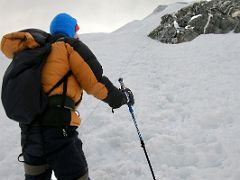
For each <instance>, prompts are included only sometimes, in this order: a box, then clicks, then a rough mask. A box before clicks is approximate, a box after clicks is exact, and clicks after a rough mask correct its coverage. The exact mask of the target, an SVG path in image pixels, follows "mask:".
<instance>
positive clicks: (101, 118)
mask: <svg viewBox="0 0 240 180" xmlns="http://www.w3.org/2000/svg"><path fill="white" fill-rule="evenodd" d="M185 5H186V4H181V3H177V4H173V5H169V6H168V7H166V8H165V9H164V8H163V10H162V11H161V12H159V11H155V13H153V14H152V15H149V16H148V17H147V18H145V19H143V20H141V21H134V22H132V23H129V24H127V25H126V26H124V27H122V28H121V29H119V30H118V31H116V32H113V33H110V34H105V33H102V34H86V35H82V37H81V38H82V41H84V42H85V43H86V44H88V46H89V47H90V48H91V49H92V51H93V52H94V53H95V54H96V56H97V57H98V59H99V61H100V62H101V64H102V66H103V68H104V73H105V75H107V76H109V78H110V79H111V80H112V81H113V83H114V84H115V85H116V86H118V82H117V80H118V78H119V77H123V78H124V80H125V84H126V86H127V87H129V88H131V89H132V91H133V92H134V94H135V99H136V104H135V106H134V110H135V114H136V118H137V122H138V126H139V129H140V131H141V133H142V136H143V138H144V141H145V145H146V148H147V151H148V154H149V157H150V160H151V162H152V166H153V169H154V171H155V175H156V179H157V180H239V179H240V138H239V137H240V61H239V59H240V58H239V57H240V55H239V49H240V42H239V38H240V36H239V34H234V33H229V34H225V35H213V34H209V35H202V36H199V37H198V38H196V39H194V40H193V41H192V42H187V43H181V44H175V45H172V44H171V45H170V44H163V43H160V42H157V41H154V40H152V39H150V38H148V37H147V34H148V33H149V32H150V31H151V30H152V29H153V28H155V27H156V26H157V25H159V23H160V22H159V21H160V17H161V16H162V15H163V14H166V13H171V12H173V11H176V10H178V9H179V8H181V7H183V6H185ZM0 56H1V57H0V58H1V61H0V66H1V71H0V73H1V76H2V75H3V72H4V70H5V69H6V67H7V65H8V64H9V61H8V60H7V59H6V58H4V57H3V55H2V54H0ZM79 111H80V113H81V117H82V125H81V127H80V128H79V130H78V131H79V136H80V138H81V139H82V141H83V143H84V151H85V155H86V157H87V160H88V164H89V169H90V176H91V178H92V179H93V180H116V179H118V180H129V179H131V180H150V179H152V177H151V173H150V170H149V167H148V164H147V161H146V158H145V156H144V153H143V150H142V148H141V146H140V142H139V139H138V136H137V132H136V130H135V127H134V125H133V122H132V120H131V116H130V114H129V112H128V109H127V106H124V107H122V108H120V109H118V110H115V113H114V114H112V113H111V109H110V108H109V107H108V106H107V105H106V104H105V103H103V102H100V101H98V100H96V99H94V98H93V97H91V96H88V95H86V94H85V95H84V98H83V103H82V104H81V105H80V107H79ZM0 112H1V113H0V118H1V119H2V120H1V121H0V131H1V137H0V142H1V149H0V152H1V153H0V177H1V178H0V179H1V180H22V179H23V167H22V164H21V163H19V162H17V159H16V158H17V156H18V154H19V152H20V151H21V149H20V130H19V127H18V125H17V124H16V123H15V122H13V121H10V120H8V119H7V117H6V116H5V114H4V110H3V108H2V106H1V109H0Z"/></svg>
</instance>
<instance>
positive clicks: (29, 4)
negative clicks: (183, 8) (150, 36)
mask: <svg viewBox="0 0 240 180" xmlns="http://www.w3.org/2000/svg"><path fill="white" fill-rule="evenodd" d="M178 1H181V2H191V1H192V0H0V18H1V21H0V22H1V23H0V34H1V35H2V34H5V33H7V32H11V31H18V30H21V29H24V28H31V27H34V28H40V29H43V30H45V31H49V23H50V22H51V20H52V18H53V17H54V16H55V15H56V14H57V13H60V12H67V13H69V14H71V15H72V16H74V17H75V18H76V19H77V20H78V23H79V25H80V33H89V32H111V31H114V30H116V29H118V28H119V27H121V26H123V25H124V24H126V23H128V22H130V21H132V20H138V19H142V18H144V17H146V16H147V15H149V14H150V13H151V12H152V11H153V10H154V9H155V8H156V7H157V6H158V5H160V4H171V3H174V2H178Z"/></svg>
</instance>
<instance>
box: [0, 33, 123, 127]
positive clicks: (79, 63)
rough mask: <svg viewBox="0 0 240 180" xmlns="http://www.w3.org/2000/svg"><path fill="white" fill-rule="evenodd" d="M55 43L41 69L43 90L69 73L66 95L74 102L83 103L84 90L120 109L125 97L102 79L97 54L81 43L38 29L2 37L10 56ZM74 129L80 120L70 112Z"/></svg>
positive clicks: (5, 51)
mask: <svg viewBox="0 0 240 180" xmlns="http://www.w3.org/2000/svg"><path fill="white" fill-rule="evenodd" d="M46 42H50V43H52V49H51V53H50V54H49V56H48V58H47V61H46V63H45V65H44V67H43V70H42V87H43V90H44V91H45V92H48V91H49V90H50V89H51V88H52V87H53V86H54V85H55V84H56V83H57V82H58V81H59V80H60V79H61V78H62V77H63V76H64V75H65V74H66V73H67V72H68V71H69V70H71V71H72V75H71V76H70V77H69V78H68V84H67V96H68V97H70V98H71V99H72V100H74V102H75V103H78V104H79V102H80V101H81V96H82V93H83V90H84V91H86V92H87V93H88V94H91V95H93V96H95V97H96V98H97V99H99V100H102V101H104V102H106V103H108V104H109V106H111V107H112V108H118V107H120V106H121V105H122V104H123V102H124V98H125V96H124V94H123V93H122V92H121V91H120V90H118V88H116V87H115V86H114V85H113V84H112V83H111V81H110V80H109V79H108V78H107V77H105V76H103V69H102V66H101V65H100V63H99V62H98V61H97V59H96V57H95V55H94V54H93V53H92V52H91V51H90V49H89V48H88V47H87V46H86V45H85V44H84V43H83V42H81V41H80V40H77V39H73V38H69V37H66V36H65V35H62V34H59V35H54V36H53V35H50V34H48V33H46V32H44V31H41V30H37V29H27V30H23V31H20V32H14V33H10V34H6V35H5V36H3V38H2V41H1V50H2V52H3V53H4V54H5V55H6V56H7V57H8V58H13V57H14V54H16V53H18V52H20V51H23V50H25V49H28V48H35V47H38V46H41V45H43V44H45V43H46ZM62 92H63V85H61V86H59V87H57V88H56V89H54V90H53V91H52V92H51V93H50V95H49V96H53V95H61V94H62ZM70 125H72V126H79V125H80V117H78V116H77V114H76V113H74V112H72V113H71V123H70Z"/></svg>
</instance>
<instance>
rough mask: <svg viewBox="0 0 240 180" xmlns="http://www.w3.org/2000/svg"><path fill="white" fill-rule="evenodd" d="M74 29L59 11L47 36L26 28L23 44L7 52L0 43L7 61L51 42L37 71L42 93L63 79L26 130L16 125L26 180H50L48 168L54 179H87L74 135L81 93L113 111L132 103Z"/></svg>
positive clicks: (6, 45) (21, 38) (5, 46)
mask: <svg viewBox="0 0 240 180" xmlns="http://www.w3.org/2000/svg"><path fill="white" fill-rule="evenodd" d="M78 29H79V28H78V25H77V21H76V20H75V19H74V18H73V17H71V16H70V15H68V14H65V13H61V14H58V15H57V16H56V17H55V18H54V19H53V20H52V22H51V26H50V31H51V34H47V33H45V32H42V31H36V30H31V29H30V30H25V31H23V32H21V33H23V34H24V35H22V36H21V37H19V40H20V41H21V42H22V43H23V44H22V46H19V44H18V45H16V47H15V46H12V47H11V48H9V44H8V41H7V40H6V37H7V36H5V40H4V41H5V43H4V44H2V47H1V49H2V51H3V53H5V54H6V55H8V57H12V56H14V54H15V53H16V52H19V51H22V50H24V49H26V48H31V47H32V48H34V47H37V44H41V42H45V41H47V42H48V43H51V44H52V50H51V53H50V54H49V56H48V58H47V61H46V63H45V65H44V67H43V70H42V87H43V90H44V92H48V91H49V90H50V89H51V88H52V87H53V86H54V85H55V84H56V83H57V82H58V81H59V80H60V79H62V78H63V77H65V76H66V75H67V76H66V78H65V79H64V82H63V83H62V84H61V85H60V86H58V87H57V88H55V89H54V90H53V91H52V92H51V93H50V94H49V99H48V101H49V102H48V108H47V109H46V111H45V112H44V113H43V114H42V115H41V116H40V117H38V118H37V119H36V121H34V123H33V124H31V125H30V126H28V125H23V124H20V127H21V128H22V146H23V157H24V167H25V177H26V180H35V179H36V180H37V179H51V173H52V170H53V171H54V173H55V176H56V177H57V178H58V179H63V180H75V179H79V180H87V179H88V167H87V162H86V159H85V156H84V153H83V151H82V142H81V140H80V139H79V138H78V132H77V131H76V129H77V127H78V126H79V125H80V117H79V114H78V113H77V112H76V106H77V105H78V104H79V103H80V102H81V99H82V94H83V91H86V92H87V93H88V94H91V95H93V96H95V97H96V98H98V99H99V100H102V101H104V102H106V103H108V104H109V106H110V107H112V108H119V107H120V106H122V105H123V104H126V103H129V100H130V103H131V104H133V103H134V100H133V95H132V93H131V91H130V90H129V89H128V91H127V92H123V91H121V90H119V89H118V88H116V87H115V86H114V85H113V84H112V83H111V81H110V80H109V79H108V78H107V77H105V76H103V70H102V67H101V65H100V63H99V62H98V61H97V59H96V57H95V55H94V54H93V53H92V52H91V51H90V50H89V48H88V47H87V46H86V45H85V44H84V43H82V42H81V41H80V40H78V39H77V37H76V31H77V30H78ZM15 35H16V34H15ZM26 37H28V38H26ZM3 39H4V38H3ZM43 40H44V41H43ZM9 41H10V40H9ZM24 42H25V44H24ZM126 93H127V95H128V98H127V97H126ZM127 101H128V102H127Z"/></svg>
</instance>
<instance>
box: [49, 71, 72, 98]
mask: <svg viewBox="0 0 240 180" xmlns="http://www.w3.org/2000/svg"><path fill="white" fill-rule="evenodd" d="M71 74H72V71H71V70H69V71H68V72H67V73H66V74H65V75H64V76H63V77H62V78H61V79H60V80H59V81H58V82H57V83H56V84H55V85H54V86H53V87H52V88H51V89H50V90H49V91H48V92H47V93H46V95H49V94H50V93H51V92H52V91H53V90H54V89H56V88H57V87H59V86H60V85H61V84H62V83H63V82H65V81H66V80H67V79H68V77H69V76H70V75H71ZM64 91H66V90H64ZM64 93H66V92H64Z"/></svg>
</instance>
